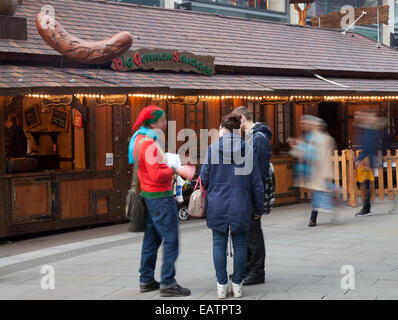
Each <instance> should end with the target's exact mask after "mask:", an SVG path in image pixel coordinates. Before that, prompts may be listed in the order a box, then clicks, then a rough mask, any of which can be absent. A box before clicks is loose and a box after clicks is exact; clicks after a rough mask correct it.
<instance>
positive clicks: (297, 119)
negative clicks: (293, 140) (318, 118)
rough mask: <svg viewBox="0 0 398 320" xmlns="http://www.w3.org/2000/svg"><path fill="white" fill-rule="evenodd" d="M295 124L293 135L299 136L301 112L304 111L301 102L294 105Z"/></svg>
mask: <svg viewBox="0 0 398 320" xmlns="http://www.w3.org/2000/svg"><path fill="white" fill-rule="evenodd" d="M294 107H295V109H296V110H295V119H294V121H295V126H296V130H295V131H296V132H295V137H297V138H298V137H300V136H301V134H302V132H301V118H302V117H303V112H304V106H303V105H302V104H300V105H295V106H294Z"/></svg>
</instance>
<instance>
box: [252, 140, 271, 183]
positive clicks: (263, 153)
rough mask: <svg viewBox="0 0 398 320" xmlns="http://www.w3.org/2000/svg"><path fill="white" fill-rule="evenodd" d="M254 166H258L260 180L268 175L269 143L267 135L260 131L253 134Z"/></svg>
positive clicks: (263, 179)
mask: <svg viewBox="0 0 398 320" xmlns="http://www.w3.org/2000/svg"><path fill="white" fill-rule="evenodd" d="M253 149H254V166H255V167H257V168H259V170H260V174H261V178H262V181H265V179H266V178H267V176H268V168H269V162H270V157H271V144H270V142H269V140H268V138H267V137H265V136H263V134H261V133H255V134H254V136H253Z"/></svg>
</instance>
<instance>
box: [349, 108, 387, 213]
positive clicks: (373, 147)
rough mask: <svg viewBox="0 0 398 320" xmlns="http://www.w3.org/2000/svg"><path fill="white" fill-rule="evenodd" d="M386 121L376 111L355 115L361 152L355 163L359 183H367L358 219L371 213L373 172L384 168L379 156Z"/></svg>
mask: <svg viewBox="0 0 398 320" xmlns="http://www.w3.org/2000/svg"><path fill="white" fill-rule="evenodd" d="M385 124H386V120H385V119H383V118H380V117H377V114H376V112H374V111H357V112H356V113H355V120H354V126H355V128H356V141H357V143H356V147H357V149H358V150H360V152H359V155H358V157H357V159H356V162H355V167H356V178H357V182H359V183H365V194H364V201H363V205H362V209H361V211H359V212H358V213H357V214H356V215H355V216H356V217H367V216H370V215H371V214H372V213H371V210H370V209H371V203H370V199H371V190H370V182H371V181H374V174H373V171H374V169H375V168H378V167H379V166H382V165H383V163H382V161H381V163H380V161H378V160H379V158H378V156H377V153H378V150H379V148H381V138H382V129H383V128H384V127H385Z"/></svg>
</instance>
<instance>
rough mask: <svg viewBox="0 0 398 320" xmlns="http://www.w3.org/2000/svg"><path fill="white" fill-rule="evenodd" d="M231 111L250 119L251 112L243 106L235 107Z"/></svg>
mask: <svg viewBox="0 0 398 320" xmlns="http://www.w3.org/2000/svg"><path fill="white" fill-rule="evenodd" d="M232 113H234V114H239V115H241V116H244V117H245V118H246V119H247V120H252V113H251V112H250V110H249V109H248V108H247V107H245V106H240V107H237V108H236V109H235V110H234V111H232Z"/></svg>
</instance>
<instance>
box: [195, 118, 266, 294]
mask: <svg viewBox="0 0 398 320" xmlns="http://www.w3.org/2000/svg"><path fill="white" fill-rule="evenodd" d="M240 122H241V116H240V115H234V114H230V115H227V116H225V117H224V118H223V119H222V122H221V126H220V137H221V138H220V140H219V141H218V142H216V143H214V144H212V145H211V146H210V147H209V149H208V151H207V155H206V160H205V163H204V164H203V166H202V169H201V172H200V178H201V180H202V184H203V186H204V187H205V189H207V208H206V217H207V226H208V227H209V228H210V229H212V231H213V261H214V266H215V269H216V277H217V295H218V297H219V298H225V297H226V295H227V291H228V275H227V270H226V265H227V256H226V250H227V242H228V233H229V232H231V235H232V242H233V246H234V273H233V276H232V290H233V293H234V296H235V297H241V296H242V280H243V274H244V271H245V267H246V258H247V256H246V255H247V251H246V250H247V248H246V245H247V244H246V237H247V231H248V230H249V228H250V222H251V216H252V212H253V211H254V213H255V215H262V214H263V213H264V186H263V182H262V179H261V174H260V171H259V169H258V166H253V151H252V148H251V147H250V146H246V145H245V142H244V140H243V139H242V137H241V136H240V134H239V133H240Z"/></svg>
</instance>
